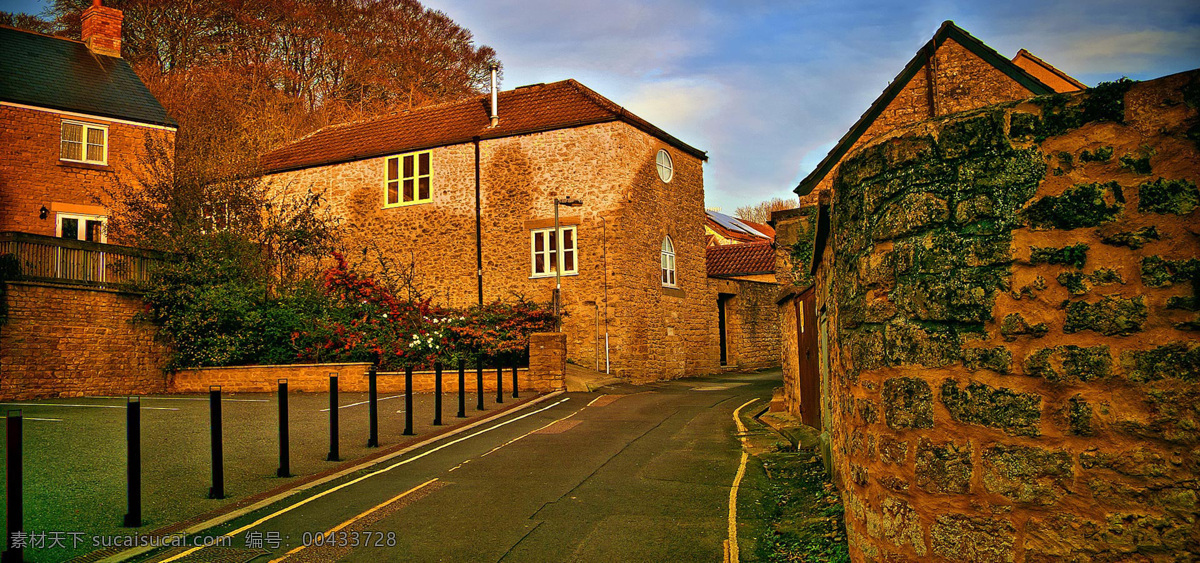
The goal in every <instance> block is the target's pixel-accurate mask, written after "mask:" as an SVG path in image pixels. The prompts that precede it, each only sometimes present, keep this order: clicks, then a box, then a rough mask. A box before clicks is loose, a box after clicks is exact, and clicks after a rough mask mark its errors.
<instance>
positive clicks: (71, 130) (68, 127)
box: [62, 123, 83, 143]
mask: <svg viewBox="0 0 1200 563" xmlns="http://www.w3.org/2000/svg"><path fill="white" fill-rule="evenodd" d="M62 138H63V140H64V141H72V142H75V143H82V142H83V126H82V125H80V124H78V123H63V124H62Z"/></svg>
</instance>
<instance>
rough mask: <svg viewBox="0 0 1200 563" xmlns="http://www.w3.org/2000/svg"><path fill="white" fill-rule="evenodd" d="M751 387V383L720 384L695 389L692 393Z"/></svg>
mask: <svg viewBox="0 0 1200 563" xmlns="http://www.w3.org/2000/svg"><path fill="white" fill-rule="evenodd" d="M743 385H749V383H718V384H716V385H705V386H703V387H693V388H692V391H726V390H729V389H733V388H734V387H741V386H743Z"/></svg>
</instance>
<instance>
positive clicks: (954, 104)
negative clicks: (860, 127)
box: [801, 39, 1033, 204]
mask: <svg viewBox="0 0 1200 563" xmlns="http://www.w3.org/2000/svg"><path fill="white" fill-rule="evenodd" d="M931 68H932V69H933V70H932V73H931V72H930V69H931ZM931 74H932V76H933V80H932V81H931V80H930V75H931ZM931 85H932V86H931ZM1032 95H1033V93H1032V92H1030V91H1029V90H1027V89H1026V88H1025V87H1024V86H1021V85H1020V84H1018V83H1017V82H1016V81H1014V80H1013V79H1011V78H1009V77H1008V76H1007V75H1005V74H1004V73H1003V72H1001V71H1000V70H999V69H997V68H996V67H994V66H992V65H991V64H988V63H987V62H986V61H984V60H983V59H981V58H979V57H978V56H977V55H975V54H974V53H972V52H971V51H970V50H968V49H967V48H966V47H963V46H962V45H961V44H960V43H958V42H957V41H955V40H953V39H946V40H945V41H944V42H943V43H942V45H941V46H940V47H938V49H937V51H936V52H935V53H934V56H933V57H931V59H930V63H926V64H925V65H924V66H922V67H921V69H920V70H918V71H917V73H916V74H914V75H913V77H912V78H911V79H910V80H909V82H908V84H905V86H904V88H903V89H901V91H900V92H899V93H898V94H897V95H896V97H895V98H894V99H893V100H892V102H891V103H889V104H888V105H887V107H886V108H884V110H883V112H882V113H880V114H879V117H877V118H876V119H875V121H874V122H872V123H871V125H870V126H869V127H867V130H866V132H864V133H863V134H862V136H860V137H859V139H858V140H857V141H855V143H854V146H853V147H851V149H850V150H849V151H847V152H846V155H847V156H849V155H851V154H853V153H854V152H855V151H856V150H857V149H858V148H859V147H862V146H863V145H865V144H866V143H869V142H871V140H873V139H875V138H876V137H878V136H880V135H883V134H885V133H887V132H889V131H892V130H893V129H896V128H897V127H903V126H905V125H910V124H913V123H916V122H918V121H923V120H926V119H929V118H931V117H935V116H941V115H950V114H952V113H958V112H961V111H967V110H971V109H976V108H981V107H984V106H988V105H992V104H997V103H1001V102H1008V101H1013V100H1021V99H1025V98H1028V97H1030V96H1032ZM845 158H846V157H843V159H842V160H843V161H844V160H845ZM840 163H841V161H839V166H840ZM837 171H838V166H835V167H834V168H833V169H831V170H830V171H829V173H828V174H826V176H825V178H824V179H822V180H821V182H819V183H818V184H817V186H816V188H814V189H813V191H812V192H811V193H810V194H809V195H807V196H805V197H803V198H801V199H802V201H801V204H806V203H815V202H816V199H815V198H816V194H817V193H819V192H820V191H821V190H826V189H829V188H830V187H831V186H832V185H833V180H834V177H835V176H837Z"/></svg>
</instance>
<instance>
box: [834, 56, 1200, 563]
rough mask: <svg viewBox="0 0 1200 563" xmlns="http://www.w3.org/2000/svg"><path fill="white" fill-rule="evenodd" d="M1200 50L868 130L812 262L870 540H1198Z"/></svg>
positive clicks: (840, 427)
mask: <svg viewBox="0 0 1200 563" xmlns="http://www.w3.org/2000/svg"><path fill="white" fill-rule="evenodd" d="M1197 88H1200V71H1193V72H1189V73H1183V74H1179V75H1174V76H1169V77H1165V78H1162V79H1158V80H1155V81H1151V82H1145V83H1130V82H1120V83H1117V84H1111V85H1105V86H1103V87H1098V88H1096V89H1093V90H1090V91H1085V92H1083V93H1079V94H1074V95H1056V96H1051V97H1045V98H1035V99H1032V100H1028V101H1024V102H1014V103H1007V104H1001V105H997V106H990V107H987V108H983V109H981V110H976V111H972V112H967V113H962V114H958V115H955V116H950V117H947V118H943V119H938V120H933V121H927V122H923V123H920V124H917V125H914V126H911V127H908V128H904V129H900V130H897V131H894V132H892V133H889V134H887V135H886V136H884V137H882V138H879V139H876V140H874V141H872V142H869V143H866V144H864V145H863V146H862V147H861V148H860V149H859V150H858V151H857V152H856V153H855V154H853V155H852V156H850V157H849V158H847V159H846V160H844V161H843V162H842V164H841V166H840V171H839V174H838V176H837V177H836V178H835V180H834V181H833V186H832V191H833V199H832V206H831V213H830V216H831V219H832V229H831V232H832V235H831V239H830V241H829V245H828V246H827V247H826V249H825V255H826V260H825V261H824V263H823V264H822V267H821V270H820V271H819V272H818V274H817V277H816V283H817V289H818V309H819V310H822V309H823V310H824V311H825V312H826V314H827V315H828V316H829V318H830V320H831V323H830V327H831V328H830V331H831V333H830V334H829V335H828V336H829V338H830V340H831V347H830V356H829V359H830V363H831V367H830V369H831V378H830V380H831V386H830V397H829V398H828V399H829V400H830V401H831V405H832V408H831V412H832V417H833V420H832V424H831V440H832V456H833V466H834V468H835V473H836V475H837V477H838V478H837V481H838V483H839V486H840V487H841V490H842V494H843V499H844V501H845V506H846V507H847V519H846V520H847V527H848V530H847V532H848V535H849V538H850V541H851V554H852V556H853V558H854V560H855V561H893V560H895V561H901V560H923V561H924V560H929V561H972V562H974V561H984V562H988V561H997V562H1023V561H1126V560H1136V561H1176V560H1184V559H1187V556H1186V555H1183V556H1181V554H1188V553H1193V554H1194V553H1200V525H1198V523H1197V522H1198V521H1200V333H1198V332H1197V330H1198V329H1200V318H1198V313H1197V309H1198V307H1197V305H1196V304H1197V303H1198V302H1200V295H1198V294H1197V292H1198V291H1200V290H1198V286H1200V211H1197V210H1196V209H1197V207H1200V190H1198V189H1197V187H1196V184H1197V181H1198V180H1200V152H1198V146H1197V143H1196V142H1195V141H1194V140H1193V139H1192V137H1191V136H1189V135H1191V133H1189V132H1190V131H1195V130H1196V128H1197V126H1198V124H1200V112H1198V108H1196V107H1195V96H1194V95H1189V94H1188V92H1194V91H1196V89H1197Z"/></svg>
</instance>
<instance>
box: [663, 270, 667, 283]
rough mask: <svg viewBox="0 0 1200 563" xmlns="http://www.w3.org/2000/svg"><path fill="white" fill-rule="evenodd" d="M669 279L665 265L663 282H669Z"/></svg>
mask: <svg viewBox="0 0 1200 563" xmlns="http://www.w3.org/2000/svg"><path fill="white" fill-rule="evenodd" d="M667 279H668V278H667V269H666V268H665V267H664V268H663V269H662V282H663V283H667Z"/></svg>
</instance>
